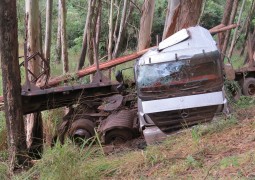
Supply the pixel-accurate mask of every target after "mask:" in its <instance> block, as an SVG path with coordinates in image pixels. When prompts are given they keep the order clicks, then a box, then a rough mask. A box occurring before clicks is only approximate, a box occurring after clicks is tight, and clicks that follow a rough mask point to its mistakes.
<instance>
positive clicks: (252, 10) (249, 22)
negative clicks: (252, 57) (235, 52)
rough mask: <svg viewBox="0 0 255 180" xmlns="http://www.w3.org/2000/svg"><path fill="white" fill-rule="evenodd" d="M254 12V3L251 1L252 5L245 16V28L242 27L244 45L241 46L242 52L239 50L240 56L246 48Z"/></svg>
mask: <svg viewBox="0 0 255 180" xmlns="http://www.w3.org/2000/svg"><path fill="white" fill-rule="evenodd" d="M254 11H255V1H254V0H253V1H252V3H251V7H250V10H249V14H248V15H247V17H246V20H245V22H246V23H245V26H244V31H245V32H244V34H245V36H244V43H243V45H242V50H241V53H240V55H241V56H242V55H243V54H244V51H245V47H246V44H247V42H246V41H247V38H248V34H249V31H250V24H251V21H252V16H253V14H254Z"/></svg>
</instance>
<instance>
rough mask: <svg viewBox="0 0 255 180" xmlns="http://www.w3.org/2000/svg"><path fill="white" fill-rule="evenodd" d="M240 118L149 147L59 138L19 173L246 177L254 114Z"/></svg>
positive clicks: (252, 164)
mask: <svg viewBox="0 0 255 180" xmlns="http://www.w3.org/2000/svg"><path fill="white" fill-rule="evenodd" d="M250 108H254V106H251V107H250ZM237 119H238V118H237V117H235V116H230V117H228V118H223V117H221V118H218V119H216V120H214V121H213V122H212V123H208V124H206V125H198V126H196V127H193V128H189V129H186V130H183V131H182V132H180V133H178V134H174V135H172V136H170V137H169V138H167V139H166V140H165V141H164V142H162V143H160V144H157V145H153V146H148V147H147V148H146V149H145V150H134V151H123V152H118V151H116V152H113V153H112V154H110V155H104V154H103V153H102V150H101V147H100V144H98V143H97V145H93V146H90V147H89V148H88V146H85V148H84V149H82V148H78V147H76V146H74V145H73V144H72V143H71V142H68V143H67V144H65V145H63V146H61V145H60V144H57V145H56V146H55V147H54V148H52V149H51V148H48V149H47V150H46V151H45V152H44V154H43V158H42V159H41V160H39V161H38V162H37V163H36V164H35V165H34V167H33V168H32V169H30V170H29V171H27V172H23V173H22V174H18V175H17V176H15V178H14V179H34V178H39V179H53V180H54V179H148V178H149V179H156V178H162V179H203V178H205V177H207V178H208V179H215V178H217V177H219V178H222V179H233V178H244V179H245V178H247V177H252V173H253V172H254V171H253V170H254V169H255V155H254V154H255V150H254V145H255V138H254V137H255V136H254V128H255V126H254V123H253V121H254V118H251V119H246V120H243V121H238V120H237ZM229 172H230V173H229Z"/></svg>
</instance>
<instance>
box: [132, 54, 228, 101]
mask: <svg viewBox="0 0 255 180" xmlns="http://www.w3.org/2000/svg"><path fill="white" fill-rule="evenodd" d="M136 71H137V72H136V74H137V86H138V94H139V96H140V97H141V98H146V97H152V96H153V97H155V96H157V97H161V98H166V97H176V96H183V95H191V94H198V93H205V92H210V91H215V90H216V89H219V90H220V88H221V86H222V83H223V81H222V74H221V63H220V58H219V56H217V54H213V53H211V54H209V55H208V54H207V55H204V54H202V55H196V56H194V57H192V58H190V59H186V60H179V61H169V62H164V63H155V64H146V65H141V66H138V67H137V70H136ZM155 93H156V94H155ZM152 99H153V98H152Z"/></svg>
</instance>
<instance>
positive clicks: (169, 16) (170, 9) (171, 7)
mask: <svg viewBox="0 0 255 180" xmlns="http://www.w3.org/2000/svg"><path fill="white" fill-rule="evenodd" d="M179 5H180V0H168V6H167V12H166V20H165V27H164V32H163V37H162V39H163V40H164V39H166V38H167V37H168V36H169V35H168V34H169V33H168V31H169V28H170V26H171V24H172V21H173V16H174V14H175V11H176V10H177V7H178V6H179Z"/></svg>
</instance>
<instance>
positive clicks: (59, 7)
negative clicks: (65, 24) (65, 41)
mask: <svg viewBox="0 0 255 180" xmlns="http://www.w3.org/2000/svg"><path fill="white" fill-rule="evenodd" d="M60 5H61V0H58V32H57V44H56V52H55V53H56V59H55V61H56V62H57V63H59V64H60V62H61V51H62V49H61V6H60Z"/></svg>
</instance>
